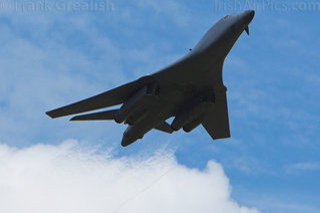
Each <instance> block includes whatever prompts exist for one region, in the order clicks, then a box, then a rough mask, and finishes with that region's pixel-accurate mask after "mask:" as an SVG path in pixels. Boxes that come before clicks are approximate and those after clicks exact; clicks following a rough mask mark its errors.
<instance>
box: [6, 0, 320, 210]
mask: <svg viewBox="0 0 320 213" xmlns="http://www.w3.org/2000/svg"><path fill="white" fill-rule="evenodd" d="M86 2H88V1H76V0H72V1H48V2H47V9H44V8H43V7H42V5H43V4H44V3H43V1H41V0H39V1H33V0H29V1H18V0H17V1H14V2H12V1H2V2H1V3H2V4H1V5H2V6H1V10H0V23H1V27H0V44H1V49H0V58H1V60H0V76H1V85H0V114H1V119H0V129H1V132H0V142H1V143H2V144H3V145H7V146H9V147H17V148H18V149H22V150H23V149H26V148H27V147H32V146H34V145H35V144H47V145H52V146H60V144H61V143H62V142H63V141H65V140H68V139H74V140H76V141H77V143H79V144H81V146H89V147H92V146H98V147H99V149H100V150H109V149H112V153H113V155H114V156H115V158H121V157H133V158H138V157H139V156H140V155H153V154H154V153H155V152H157V151H158V150H166V151H169V152H173V153H174V157H175V158H176V161H177V163H178V164H179V165H181V166H185V167H187V168H189V169H194V168H195V169H198V170H200V171H205V170H206V169H207V164H208V162H209V161H215V162H217V163H218V164H219V165H221V166H222V167H223V169H224V172H225V175H226V176H227V177H228V178H229V181H230V185H231V186H232V193H231V198H232V199H234V200H235V201H237V202H238V203H239V204H240V205H244V206H249V207H255V208H257V209H258V210H259V211H261V212H306V211H307V212H319V211H320V205H319V203H320V196H319V189H320V183H319V181H318V177H319V175H320V157H319V154H318V153H319V152H320V141H319V139H318V136H319V133H318V132H317V130H318V129H319V127H320V124H319V120H320V113H319V108H320V102H319V101H318V100H319V98H320V96H319V94H320V89H319V84H320V74H319V70H320V69H319V68H320V65H319V63H318V62H319V59H320V54H319V50H318V47H319V45H320V40H319V36H318V35H319V33H320V28H319V24H318V20H319V18H320V5H319V3H318V5H317V2H316V1H314V3H312V2H311V1H247V2H249V3H250V4H249V5H247V4H245V1H211V0H210V1H209V0H200V1H197V2H195V1H191V0H186V1H170V0H163V1H158V0H154V1H146V0H133V1H125V0H120V1H106V2H102V1H100V3H99V2H98V1H97V2H95V3H94V7H93V8H89V9H88V8H86V7H85V6H86ZM234 2H236V4H234ZM263 2H264V3H266V2H267V3H268V5H267V6H266V5H265V8H263V7H262V6H263ZM78 3H80V6H81V5H82V6H81V7H80V9H79V7H78V6H77V4H78ZM98 3H99V5H100V4H101V5H102V6H101V5H100V6H99V5H98ZM245 9H256V17H255V19H254V20H253V22H252V23H251V24H250V33H251V35H250V36H249V37H248V36H246V34H243V35H242V36H241V37H240V39H239V40H238V42H237V43H236V45H235V46H234V48H233V49H232V51H231V53H230V54H229V56H228V58H227V60H226V62H225V66H224V82H225V85H226V86H227V87H228V100H229V116H230V125H231V134H232V138H231V139H227V140H221V141H218V142H212V141H211V139H210V137H209V136H208V135H207V134H206V132H205V130H204V129H203V128H202V127H200V128H198V129H196V130H195V131H194V132H192V133H190V134H185V133H183V132H181V133H180V132H179V133H175V134H173V135H166V134H164V133H160V132H157V131H152V132H150V133H148V134H147V135H146V136H145V137H144V139H143V140H142V141H140V142H138V143H136V144H134V145H132V146H130V147H128V148H126V149H123V148H121V147H120V141H121V137H122V132H123V131H124V130H125V126H123V125H117V124H115V123H111V122H95V123H69V122H68V119H64V118H63V119H59V120H50V119H49V118H48V117H46V116H45V114H44V112H45V111H47V110H49V109H53V108H55V107H58V106H62V105H65V104H68V103H71V102H74V101H77V100H79V99H83V98H86V97H89V96H92V95H95V94H97V93H100V92H103V91H105V90H108V89H111V88H112V87H115V86H118V85H121V84H123V83H126V82H128V81H130V80H134V79H136V78H138V77H140V76H143V75H146V74H150V73H152V72H155V71H157V70H158V69H160V68H162V67H164V66H166V65H168V64H169V63H171V62H174V61H175V60H177V59H178V58H180V57H181V56H183V55H184V54H186V53H187V52H188V50H189V48H192V47H193V46H194V45H195V44H196V43H197V41H198V40H200V39H201V36H203V34H204V33H205V32H206V30H208V29H209V28H210V27H211V26H212V25H213V24H214V23H215V22H216V21H218V20H219V19H220V18H221V17H223V16H224V15H226V14H229V13H234V12H241V11H243V10H245Z"/></svg>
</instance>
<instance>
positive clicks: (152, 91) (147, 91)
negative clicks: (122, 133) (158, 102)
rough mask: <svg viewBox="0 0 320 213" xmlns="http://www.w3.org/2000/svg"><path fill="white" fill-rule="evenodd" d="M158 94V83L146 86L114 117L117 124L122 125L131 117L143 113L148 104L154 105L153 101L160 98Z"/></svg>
mask: <svg viewBox="0 0 320 213" xmlns="http://www.w3.org/2000/svg"><path fill="white" fill-rule="evenodd" d="M158 94H159V87H158V84H157V83H153V84H150V85H148V86H144V87H143V88H141V89H140V90H139V91H138V92H136V93H135V94H134V95H133V96H131V97H130V98H129V99H128V100H127V101H126V102H125V103H124V104H123V105H122V107H121V108H120V110H119V111H118V113H116V115H115V116H114V120H115V121H116V122H117V123H122V122H124V121H125V120H126V119H127V118H128V117H130V116H131V115H134V114H136V113H138V112H139V111H143V110H144V109H145V108H146V106H147V104H149V103H152V100H153V99H154V98H155V97H156V96H158Z"/></svg>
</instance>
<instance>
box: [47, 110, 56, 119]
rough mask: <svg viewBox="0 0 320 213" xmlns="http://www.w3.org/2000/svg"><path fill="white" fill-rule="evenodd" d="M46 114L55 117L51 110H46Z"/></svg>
mask: <svg viewBox="0 0 320 213" xmlns="http://www.w3.org/2000/svg"><path fill="white" fill-rule="evenodd" d="M46 115H47V116H49V117H50V118H55V117H54V116H53V115H52V111H48V112H46Z"/></svg>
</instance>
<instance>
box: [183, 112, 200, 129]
mask: <svg viewBox="0 0 320 213" xmlns="http://www.w3.org/2000/svg"><path fill="white" fill-rule="evenodd" d="M203 119H204V114H202V115H201V116H200V117H199V118H197V119H195V120H193V121H191V122H190V123H187V124H186V125H184V126H183V131H185V132H191V131H192V130H194V129H195V128H197V127H198V126H199V125H200V124H201V123H202V121H203Z"/></svg>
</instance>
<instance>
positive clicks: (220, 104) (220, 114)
mask: <svg viewBox="0 0 320 213" xmlns="http://www.w3.org/2000/svg"><path fill="white" fill-rule="evenodd" d="M202 125H203V127H204V128H205V129H206V130H207V132H208V133H209V135H210V136H211V137H212V139H214V140H216V139H222V138H229V137H230V128H229V116H228V104H227V97H226V92H221V93H218V94H216V103H215V105H214V106H212V108H211V109H209V110H208V112H207V114H206V116H205V120H204V121H203V122H202Z"/></svg>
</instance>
